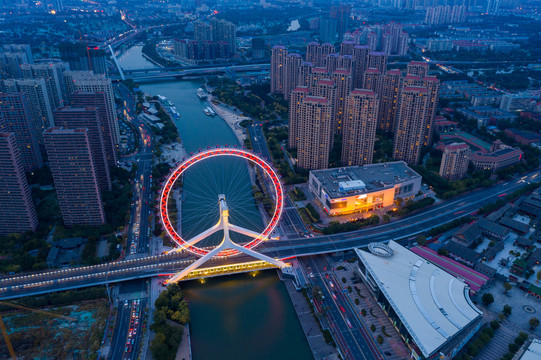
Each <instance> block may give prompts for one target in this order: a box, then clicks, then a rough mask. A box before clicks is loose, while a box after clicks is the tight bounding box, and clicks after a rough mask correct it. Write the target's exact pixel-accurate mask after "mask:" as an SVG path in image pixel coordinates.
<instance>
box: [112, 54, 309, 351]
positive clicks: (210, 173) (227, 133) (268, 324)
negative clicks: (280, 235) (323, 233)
mask: <svg viewBox="0 0 541 360" xmlns="http://www.w3.org/2000/svg"><path fill="white" fill-rule="evenodd" d="M132 49H133V48H131V49H129V50H128V52H127V53H125V54H123V55H122V56H121V58H122V59H123V60H119V61H120V63H121V65H122V66H124V62H125V61H128V60H126V56H127V57H128V58H130V60H129V64H132V66H134V67H139V66H141V65H143V66H141V67H144V62H143V60H144V61H147V60H146V59H144V58H141V56H140V54H138V53H137V52H136V51H133V52H132ZM127 54H129V56H128V55H127ZM132 56H133V58H131V57H132ZM137 56H139V57H137ZM200 86H201V81H168V82H157V83H146V84H141V86H140V88H141V90H143V91H144V92H146V93H149V94H152V95H158V94H160V95H163V96H165V97H166V98H167V99H168V100H169V101H171V102H173V103H174V104H175V106H176V107H177V110H178V111H179V112H180V114H181V118H180V119H178V120H176V125H177V128H178V130H179V133H180V136H181V138H182V141H183V145H184V147H185V148H186V150H187V151H188V152H195V151H198V150H199V149H205V148H207V146H216V145H226V144H228V145H233V144H238V141H237V138H236V137H235V135H234V134H233V132H232V131H231V129H230V128H229V127H228V125H227V124H226V123H225V122H224V121H223V120H222V119H220V118H219V117H209V116H206V115H205V114H204V113H203V109H204V108H205V107H206V106H208V104H207V103H206V102H204V101H201V100H199V99H198V98H197V96H196V90H197V88H198V87H200ZM231 172H233V173H235V174H236V175H235V177H234V178H233V179H232V180H231V179H228V177H227V173H231ZM190 177H191V178H193V181H191V182H189V181H187V180H188V178H187V179H186V181H185V183H184V190H185V193H186V194H187V199H186V200H185V202H184V203H183V209H182V210H183V211H182V214H183V224H182V227H183V229H182V230H183V234H185V232H187V233H188V234H187V235H186V236H187V237H189V235H193V234H194V233H195V232H196V231H201V230H204V229H205V228H206V226H207V225H208V224H211V223H212V222H213V221H214V219H213V216H214V215H210V216H208V215H207V214H208V213H209V212H211V211H210V210H209V209H210V208H209V205H207V204H200V202H199V201H197V199H199V198H198V197H194V196H192V198H193V199H192V200H190V193H197V192H198V191H199V192H201V189H208V191H210V192H211V193H213V195H210V196H207V198H209V199H213V198H214V193H215V192H217V191H224V190H223V184H226V185H228V184H235V185H236V188H238V189H239V190H238V191H237V192H236V193H235V194H234V195H235V196H237V197H238V198H237V199H236V201H233V204H237V205H242V206H237V207H236V209H237V210H238V211H237V213H239V212H240V213H241V214H240V215H238V216H239V217H238V218H237V220H238V222H239V225H241V226H245V227H249V228H252V229H254V230H256V229H258V227H261V220H260V216H259V214H258V211H257V208H256V207H255V203H254V201H253V197H252V194H251V183H250V179H249V176H248V173H247V171H246V166H245V165H244V164H239V163H232V162H227V163H226V164H225V165H224V164H219V163H211V166H207V168H205V169H203V170H201V171H200V173H199V174H197V173H196V174H194V175H193V176H190ZM214 179H217V180H216V181H215V180H214ZM227 191H228V189H227V186H226V187H225V192H227ZM226 196H229V195H227V194H226ZM235 196H232V197H233V199H232V200H235ZM211 201H214V200H211ZM198 203H199V205H198ZM198 206H199V207H198ZM214 206H215V202H214ZM232 212H233V209H232ZM193 214H197V215H196V216H197V217H198V218H199V219H196V218H195V215H193ZM216 214H217V212H216ZM203 218H205V219H206V220H202V219H203ZM232 220H233V219H232ZM201 221H202V222H201ZM190 226H191V227H190ZM182 285H183V288H184V291H185V295H186V298H187V300H188V302H189V306H190V311H191V318H192V320H191V325H190V327H191V336H192V338H191V343H192V353H193V359H194V360H216V359H238V360H243V359H263V360H266V359H269V360H270V359H296V360H303V359H313V357H312V354H311V352H310V348H309V346H308V343H307V341H306V339H305V337H304V334H303V331H302V329H301V326H300V324H299V322H298V319H297V316H296V314H295V310H294V307H293V304H292V303H291V301H290V298H289V295H288V294H287V291H286V288H285V286H284V284H283V283H282V282H281V281H280V280H279V279H278V277H277V275H276V273H275V272H274V270H272V271H266V272H257V273H250V274H240V275H235V276H228V277H222V278H211V279H207V280H206V281H205V283H201V282H198V281H192V282H188V283H184V284H182Z"/></svg>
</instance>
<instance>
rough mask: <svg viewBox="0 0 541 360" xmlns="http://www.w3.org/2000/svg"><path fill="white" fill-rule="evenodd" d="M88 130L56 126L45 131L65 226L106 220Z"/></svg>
mask: <svg viewBox="0 0 541 360" xmlns="http://www.w3.org/2000/svg"><path fill="white" fill-rule="evenodd" d="M88 133H89V131H88V130H87V129H67V128H60V127H53V128H49V129H47V130H46V131H45V133H44V135H43V137H44V139H45V146H46V148H47V155H48V156H49V163H50V166H51V172H52V173H53V178H54V183H55V186H56V193H57V195H58V203H59V204H60V210H61V212H62V217H63V219H64V224H65V225H66V226H73V225H101V224H104V223H105V213H104V211H103V203H102V199H101V194H100V190H99V185H98V177H97V174H96V167H95V164H94V159H93V156H92V150H91V149H92V145H91V140H90V136H89V134H88Z"/></svg>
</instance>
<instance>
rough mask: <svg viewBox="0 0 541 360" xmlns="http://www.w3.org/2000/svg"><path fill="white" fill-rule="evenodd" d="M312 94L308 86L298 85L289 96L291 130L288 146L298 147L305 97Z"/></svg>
mask: <svg viewBox="0 0 541 360" xmlns="http://www.w3.org/2000/svg"><path fill="white" fill-rule="evenodd" d="M309 94H310V89H309V88H308V87H306V86H298V87H297V88H296V89H295V90H293V91H292V92H291V96H290V97H289V131H288V146H289V147H290V148H292V149H296V148H297V146H298V141H299V119H300V114H301V109H302V106H303V101H304V98H305V97H307V96H308V95H309Z"/></svg>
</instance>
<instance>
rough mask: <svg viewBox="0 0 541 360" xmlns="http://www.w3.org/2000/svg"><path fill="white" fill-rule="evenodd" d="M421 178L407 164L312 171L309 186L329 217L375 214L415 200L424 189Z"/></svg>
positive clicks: (400, 162) (371, 165)
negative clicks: (369, 212)
mask: <svg viewBox="0 0 541 360" xmlns="http://www.w3.org/2000/svg"><path fill="white" fill-rule="evenodd" d="M421 181H422V178H421V175H419V174H417V173H416V172H415V171H413V170H412V169H411V168H410V167H408V166H407V165H406V163H404V162H403V161H396V162H389V163H379V164H370V165H364V166H350V167H343V168H334V169H326V170H312V171H310V177H309V180H308V184H309V186H310V191H311V192H312V193H313V194H314V196H315V197H316V198H317V199H318V200H319V201H320V202H321V205H322V207H323V209H324V210H325V212H326V213H327V214H329V215H343V214H348V213H353V212H359V211H372V210H374V209H378V208H381V207H388V206H392V205H393V204H394V201H395V200H396V199H398V198H401V199H404V200H407V199H410V198H413V197H414V196H415V195H416V194H417V193H418V192H419V190H420V188H421Z"/></svg>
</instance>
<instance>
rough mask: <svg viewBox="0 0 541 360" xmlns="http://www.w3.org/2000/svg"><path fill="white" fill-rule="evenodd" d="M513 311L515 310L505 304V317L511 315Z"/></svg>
mask: <svg viewBox="0 0 541 360" xmlns="http://www.w3.org/2000/svg"><path fill="white" fill-rule="evenodd" d="M511 311H513V308H512V307H511V306H509V305H507V304H505V305H504V306H503V311H502V312H503V314H504V315H505V316H509V315H511Z"/></svg>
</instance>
